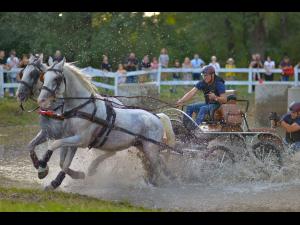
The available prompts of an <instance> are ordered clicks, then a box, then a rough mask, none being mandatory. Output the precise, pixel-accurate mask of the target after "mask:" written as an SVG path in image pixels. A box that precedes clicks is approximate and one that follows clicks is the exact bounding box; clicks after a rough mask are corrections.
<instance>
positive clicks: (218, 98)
mask: <svg viewBox="0 0 300 225" xmlns="http://www.w3.org/2000/svg"><path fill="white" fill-rule="evenodd" d="M215 101H217V102H219V103H221V104H225V103H226V102H227V97H226V95H225V93H224V94H220V97H218V96H216V98H215Z"/></svg>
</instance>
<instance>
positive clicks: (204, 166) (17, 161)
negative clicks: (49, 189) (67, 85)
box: [0, 127, 300, 211]
mask: <svg viewBox="0 0 300 225" xmlns="http://www.w3.org/2000/svg"><path fill="white" fill-rule="evenodd" d="M37 130H38V128H37V127H33V128H30V129H28V127H27V128H26V129H25V128H22V127H15V128H6V129H5V130H4V129H1V131H0V177H1V181H0V183H1V185H6V186H20V187H24V186H30V185H32V187H39V188H43V187H44V186H45V185H47V184H49V183H50V182H51V180H52V179H53V178H55V176H56V175H57V173H58V172H59V171H60V169H59V152H58V151H56V152H55V153H54V154H53V156H52V158H51V161H50V163H49V167H50V171H49V175H48V176H47V177H46V178H45V179H44V180H39V179H38V178H37V171H36V170H35V169H34V167H33V166H32V165H31V161H30V158H29V155H28V152H26V148H25V146H26V144H27V143H28V142H29V140H30V139H31V138H32V137H33V136H34V135H33V134H35V133H37ZM13 133H18V134H19V139H18V140H16V141H13V140H12V138H13V137H12V136H11V134H13ZM22 142H23V143H22ZM50 143H51V141H49V142H47V143H45V144H43V145H41V146H39V147H38V148H37V149H36V152H37V153H38V155H39V156H41V154H42V153H43V152H45V151H46V150H47V146H48V144H50ZM100 154H103V152H101V151H98V150H94V149H92V150H89V151H88V150H87V149H78V152H77V153H76V155H75V158H74V161H73V163H72V165H71V168H73V169H76V170H82V171H84V172H87V169H88V166H89V164H90V163H91V162H92V160H93V159H95V158H96V157H97V156H98V155H100ZM137 154H138V151H137V150H136V149H135V148H130V149H128V150H124V151H121V152H118V153H117V154H116V155H114V156H112V157H111V158H108V159H106V160H105V161H104V162H103V163H101V164H100V165H99V167H98V169H97V172H96V174H95V175H94V176H91V177H86V179H85V180H72V179H71V178H70V177H68V176H67V177H66V179H65V180H64V181H63V184H62V185H61V187H60V188H59V189H60V190H63V191H66V192H75V193H81V194H86V195H90V196H95V197H99V198H102V199H107V200H112V201H120V200H125V201H129V202H131V203H133V204H135V205H141V206H145V207H151V208H163V209H164V210H166V211H175V210H180V211H300V197H299V196H300V195H299V193H300V179H299V178H300V155H299V153H298V154H296V155H288V154H286V155H285V156H284V164H283V165H284V166H283V167H282V168H280V169H276V168H275V169H274V168H272V167H265V166H263V165H262V164H260V163H259V162H258V161H257V160H254V159H253V158H251V156H249V157H246V158H244V159H243V160H241V161H238V162H237V163H235V164H233V165H232V164H226V163H224V164H223V165H220V164H218V163H215V162H211V161H207V160H203V159H202V158H201V157H190V156H184V157H182V156H177V155H172V156H171V157H169V158H168V159H166V162H167V166H168V168H170V169H171V170H172V171H173V173H174V174H175V175H176V177H177V180H176V181H173V182H170V183H166V184H163V185H162V186H160V187H153V186H151V185H149V184H147V183H146V182H145V174H146V173H145V170H144V168H143V166H142V161H141V158H139V157H138V156H137ZM14 181H15V182H14Z"/></svg>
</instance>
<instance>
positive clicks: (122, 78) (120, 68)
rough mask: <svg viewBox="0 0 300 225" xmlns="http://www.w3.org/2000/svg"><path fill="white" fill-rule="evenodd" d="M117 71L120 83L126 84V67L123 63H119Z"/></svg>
mask: <svg viewBox="0 0 300 225" xmlns="http://www.w3.org/2000/svg"><path fill="white" fill-rule="evenodd" d="M117 73H118V75H119V77H118V84H124V83H126V70H125V69H124V66H123V64H121V63H120V64H119V66H118V70H117Z"/></svg>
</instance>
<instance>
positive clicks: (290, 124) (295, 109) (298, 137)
mask: <svg viewBox="0 0 300 225" xmlns="http://www.w3.org/2000/svg"><path fill="white" fill-rule="evenodd" d="M289 110H290V112H288V113H287V114H285V115H283V116H282V118H281V120H280V121H279V124H278V125H280V126H281V127H282V128H283V129H285V131H286V136H285V139H284V141H285V143H286V144H291V149H293V150H295V151H300V102H293V103H292V104H291V105H290V107H289Z"/></svg>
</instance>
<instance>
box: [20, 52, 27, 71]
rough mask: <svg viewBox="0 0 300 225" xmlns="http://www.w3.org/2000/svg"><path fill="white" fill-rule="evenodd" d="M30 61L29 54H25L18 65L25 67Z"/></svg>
mask: <svg viewBox="0 0 300 225" xmlns="http://www.w3.org/2000/svg"><path fill="white" fill-rule="evenodd" d="M28 62H29V58H28V55H27V54H23V55H22V58H21V61H20V63H19V65H18V67H19V68H25V67H26V66H27V64H28Z"/></svg>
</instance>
